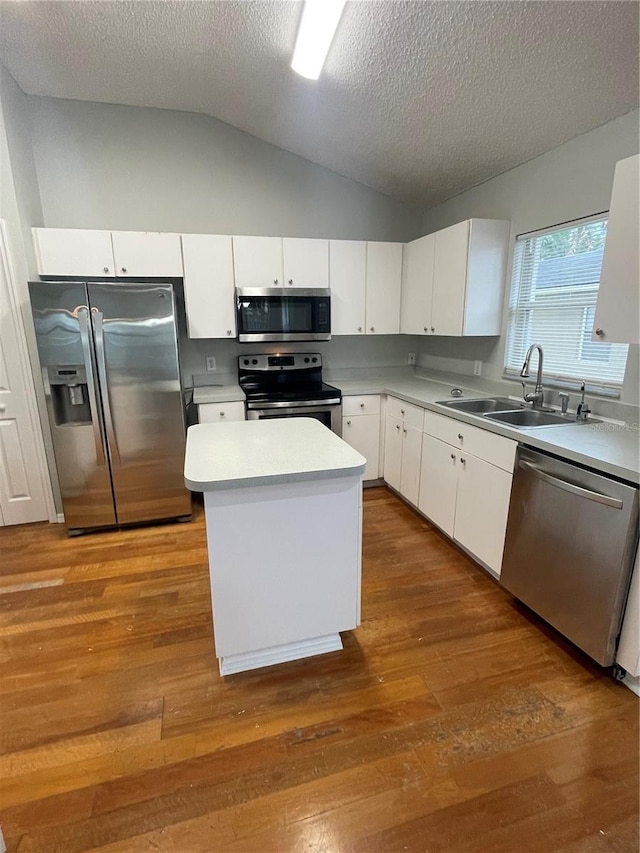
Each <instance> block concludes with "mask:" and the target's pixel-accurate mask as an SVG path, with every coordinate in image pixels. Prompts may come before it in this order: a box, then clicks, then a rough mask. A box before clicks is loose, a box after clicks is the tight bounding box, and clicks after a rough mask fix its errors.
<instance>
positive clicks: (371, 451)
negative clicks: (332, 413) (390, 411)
mask: <svg viewBox="0 0 640 853" xmlns="http://www.w3.org/2000/svg"><path fill="white" fill-rule="evenodd" d="M342 438H343V440H344V441H346V442H347V444H350V445H351V447H353V448H354V449H355V450H357V451H358V453H362V455H363V456H364V458H365V459H366V460H367V467H366V468H365V469H364V474H363V475H362V479H363V480H376V479H377V477H378V456H379V454H380V418H379V416H378V415H353V416H352V417H347V418H342Z"/></svg>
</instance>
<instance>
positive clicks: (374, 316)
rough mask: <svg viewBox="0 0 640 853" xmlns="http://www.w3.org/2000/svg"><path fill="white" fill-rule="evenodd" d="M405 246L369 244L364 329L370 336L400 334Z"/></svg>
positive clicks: (400, 244) (399, 244)
mask: <svg viewBox="0 0 640 853" xmlns="http://www.w3.org/2000/svg"><path fill="white" fill-rule="evenodd" d="M402 245H403V244H402V243H367V272H366V288H365V289H366V293H365V301H366V308H365V327H366V330H367V334H368V335H397V334H398V332H399V331H400V290H401V285H402Z"/></svg>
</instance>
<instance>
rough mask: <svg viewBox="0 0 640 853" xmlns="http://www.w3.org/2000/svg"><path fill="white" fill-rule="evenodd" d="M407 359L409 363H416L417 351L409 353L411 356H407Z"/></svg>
mask: <svg viewBox="0 0 640 853" xmlns="http://www.w3.org/2000/svg"><path fill="white" fill-rule="evenodd" d="M407 361H408V363H409V364H415V363H416V354H415V352H410V353H409V356H408V358H407Z"/></svg>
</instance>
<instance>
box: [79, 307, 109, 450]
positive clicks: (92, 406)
mask: <svg viewBox="0 0 640 853" xmlns="http://www.w3.org/2000/svg"><path fill="white" fill-rule="evenodd" d="M77 315H78V326H79V328H80V343H81V345H82V357H83V359H84V372H85V373H86V375H87V391H88V394H89V410H90V411H91V424H92V426H93V440H94V442H95V445H96V463H97V464H98V465H99V466H100V465H105V464H106V455H105V450H104V436H103V435H102V426H101V422H100V412H99V409H98V400H97V397H96V380H95V367H94V364H93V353H92V352H91V343H90V341H89V309H88V308H87V307H85V306H84V305H83V306H82V307H80V308H78V310H77Z"/></svg>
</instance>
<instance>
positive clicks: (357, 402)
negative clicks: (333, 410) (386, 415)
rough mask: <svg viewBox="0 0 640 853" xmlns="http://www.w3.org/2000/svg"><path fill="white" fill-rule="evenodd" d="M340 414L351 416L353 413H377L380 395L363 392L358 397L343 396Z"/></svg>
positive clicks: (378, 411)
mask: <svg viewBox="0 0 640 853" xmlns="http://www.w3.org/2000/svg"><path fill="white" fill-rule="evenodd" d="M342 414H343V415H348V416H349V417H353V415H379V414H380V395H379V394H365V395H363V396H359V397H343V398H342Z"/></svg>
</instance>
